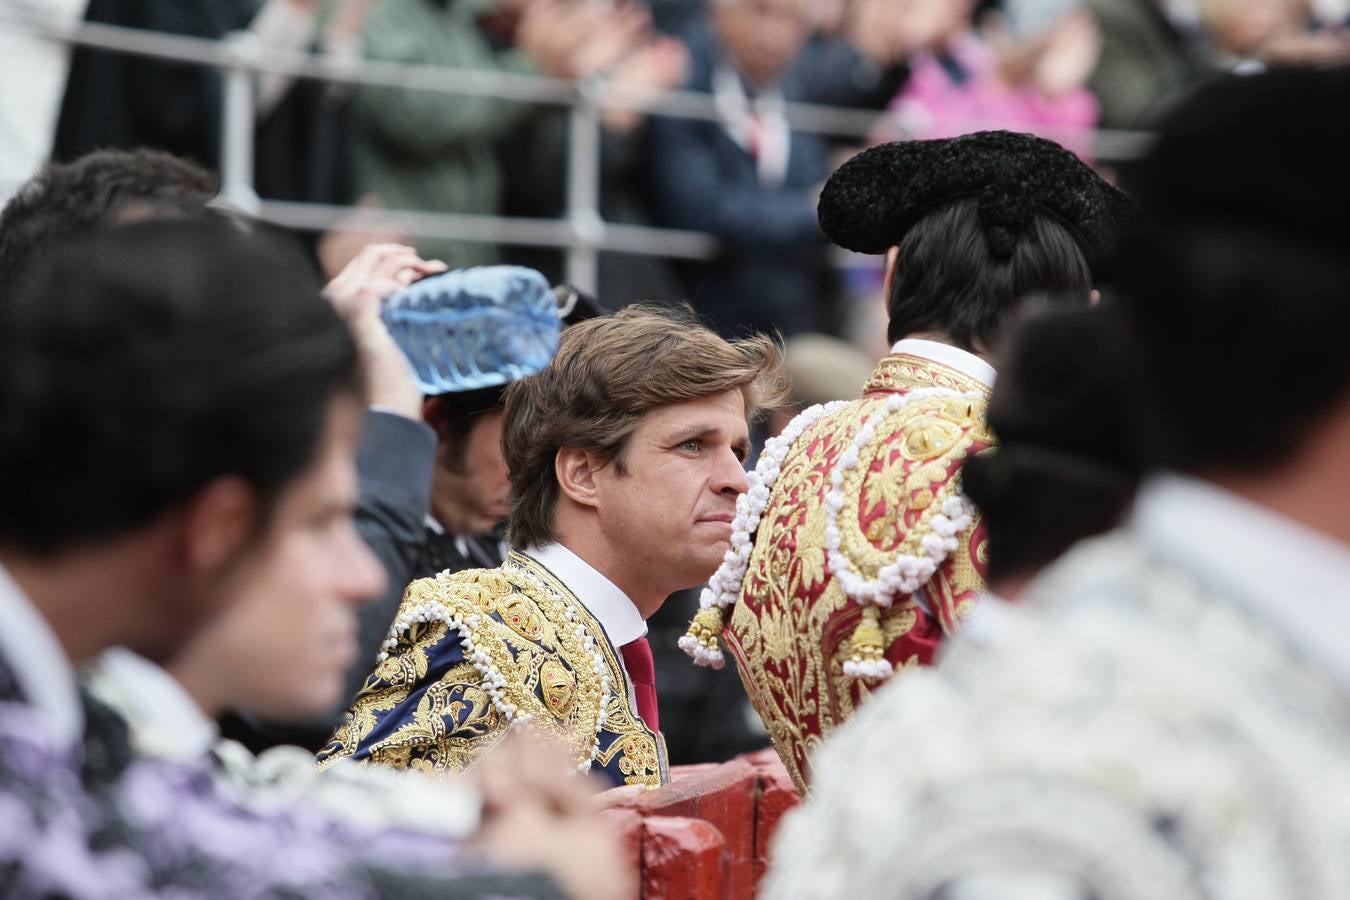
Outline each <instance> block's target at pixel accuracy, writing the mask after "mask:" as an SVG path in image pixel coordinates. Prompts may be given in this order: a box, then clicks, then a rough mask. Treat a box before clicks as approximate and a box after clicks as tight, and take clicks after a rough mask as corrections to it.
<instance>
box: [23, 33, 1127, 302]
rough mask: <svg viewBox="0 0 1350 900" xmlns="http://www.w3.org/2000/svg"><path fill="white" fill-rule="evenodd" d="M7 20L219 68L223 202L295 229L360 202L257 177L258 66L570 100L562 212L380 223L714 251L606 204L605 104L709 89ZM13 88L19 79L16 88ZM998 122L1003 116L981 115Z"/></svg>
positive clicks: (588, 279) (695, 255)
mask: <svg viewBox="0 0 1350 900" xmlns="http://www.w3.org/2000/svg"><path fill="white" fill-rule="evenodd" d="M0 29H3V30H6V31H19V32H24V33H27V34H30V35H32V36H34V37H38V38H44V39H48V40H53V41H60V42H63V43H67V44H75V45H81V46H86V47H94V48H99V49H104V50H110V51H117V52H122V53H130V54H135V55H141V56H149V57H153V58H157V59H163V60H169V61H176V62H183V63H195V64H201V65H209V66H213V67H215V68H218V69H221V70H222V71H223V73H224V77H223V82H224V98H223V101H224V102H223V105H222V119H223V121H222V123H221V124H222V127H221V147H220V179H221V189H220V194H221V200H222V201H223V202H225V203H228V204H230V205H232V206H234V207H237V208H239V209H241V210H243V211H245V212H248V213H250V214H252V215H255V216H258V217H259V218H261V219H263V220H266V221H269V222H273V223H275V224H278V225H282V226H285V227H291V228H306V229H314V230H323V229H328V228H333V227H354V226H352V224H351V222H352V215H353V212H354V210H353V208H351V207H346V206H334V205H326V204H316V203H294V202H282V201H276V200H266V199H262V198H260V197H259V196H258V194H257V192H256V191H255V190H254V182H253V139H254V128H255V115H256V107H255V91H254V85H255V79H256V78H257V77H258V75H260V74H262V73H271V74H277V75H286V76H290V77H297V78H318V79H323V80H327V81H331V82H335V83H342V84H353V85H378V86H385V87H396V88H402V89H407V90H427V91H439V92H443V93H449V94H456V95H460V96H477V97H494V98H500V99H506V100H516V101H521V102H528V103H535V104H541V105H550V106H557V107H562V108H565V109H567V110H568V117H569V122H568V129H567V144H568V146H567V152H568V156H567V160H568V161H567V171H566V214H565V216H564V217H563V218H560V219H535V218H519V217H507V216H491V215H479V214H470V213H453V212H430V211H423V210H407V209H397V210H395V209H389V210H380V211H379V212H378V214H377V215H378V221H379V223H380V225H381V226H382V227H390V228H395V229H398V230H400V231H405V232H407V233H409V234H412V235H415V236H419V237H429V238H446V239H452V240H458V241H468V242H485V243H493V244H497V243H503V244H517V245H528V246H540V247H557V248H561V249H563V250H565V251H566V277H567V280H568V281H569V282H571V283H572V284H575V285H576V286H578V287H580V288H582V289H585V290H589V291H594V290H595V287H596V271H597V262H598V256H599V254H600V253H602V252H615V253H636V254H644V255H650V256H657V257H665V258H675V259H708V258H711V257H712V256H713V255H714V254H715V253H716V252H717V244H718V241H717V239H716V237H714V236H713V235H709V234H704V233H702V232H697V231H685V230H680V229H672V228H656V227H652V226H646V225H634V224H625V223H618V222H609V221H606V220H605V219H604V218H603V217H602V216H601V214H600V166H601V160H600V128H601V123H600V110H601V109H602V108H605V107H608V108H613V109H620V110H628V111H634V112H641V113H645V114H659V115H666V116H673V117H678V118H692V119H703V120H716V119H717V118H718V112H717V109H716V107H715V106H714V103H713V101H712V98H711V97H710V96H708V95H707V94H704V93H700V92H696V91H684V90H672V91H665V92H661V93H652V92H650V91H647V90H639V89H633V88H629V87H626V86H624V85H620V84H615V83H612V82H608V81H605V80H604V79H602V78H594V79H587V80H583V81H568V80H563V79H557V78H548V77H544V76H538V75H525V74H518V73H512V72H501V71H491V70H473V69H457V68H447V67H445V66H436V65H416V64H406V63H390V62H382V61H378V60H360V61H352V60H347V59H341V58H338V57H334V56H327V55H323V54H313V53H305V52H296V51H289V50H279V49H275V48H271V47H267V48H264V47H263V46H262V45H261V44H260V43H259V42H258V41H257V39H256V38H255V37H254V36H253V35H251V34H248V33H240V34H235V35H231V36H230V37H229V38H227V39H225V40H222V41H217V40H211V39H208V38H198V37H189V36H185V35H175V34H164V33H158V32H147V31H141V30H137V29H132V28H124V27H120V26H113V25H104V24H99V23H93V22H78V23H62V22H56V21H53V20H52V19H50V18H47V17H44V16H42V15H40V14H34V13H10V12H7V13H3V14H0ZM11 89H12V88H11ZM785 112H786V115H787V118H788V121H789V122H790V123H791V125H792V127H793V128H795V129H797V130H801V131H810V132H815V133H820V134H828V135H831V136H835V137H844V138H850V137H852V138H865V137H866V136H867V135H868V134H870V133H872V131H873V129H875V128H876V127H877V125H878V122H879V121H880V120H882V119H884V118H885V117H886V115H887V114H886V113H885V112H882V111H877V110H860V109H841V108H837V107H832V106H822V105H818V104H810V103H789V104H787V105H786V108H785ZM981 124H982V125H983V126H984V127H998V125H997V123H981ZM1093 137H1094V140H1093V152H1094V155H1095V156H1096V157H1097V158H1098V159H1102V160H1106V161H1115V160H1123V159H1129V158H1131V157H1133V156H1136V155H1138V153H1140V152H1141V151H1142V149H1143V148H1144V147H1145V146H1146V145H1147V142H1148V140H1149V135H1147V134H1144V133H1139V132H1126V131H1110V130H1101V129H1099V130H1097V131H1095V132H1094V133H1093Z"/></svg>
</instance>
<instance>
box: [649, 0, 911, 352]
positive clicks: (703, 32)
mask: <svg viewBox="0 0 1350 900" xmlns="http://www.w3.org/2000/svg"><path fill="white" fill-rule="evenodd" d="M896 18H897V17H896V16H894V15H892V14H891V13H890V12H889V11H888V7H887V6H886V5H885V4H884V3H883V2H881V0H862V2H860V3H859V4H858V5H857V6H855V7H854V8H853V10H852V15H851V17H850V21H849V26H848V34H849V36H850V38H851V44H844V43H842V42H838V41H834V42H827V41H817V42H811V43H808V41H809V39H810V36H811V29H812V27H813V21H812V15H811V6H810V4H808V3H806V2H804V0H717V2H716V3H715V4H714V5H713V7H712V13H711V21H710V23H709V25H708V26H707V27H699V28H696V29H695V30H694V31H693V32H691V33H690V34H689V35H688V36H687V37H686V42H687V43H688V46H689V53H690V75H689V79H688V82H687V84H686V87H687V88H689V89H691V90H695V91H702V92H705V93H708V94H711V95H712V97H713V100H714V103H715V104H716V106H717V110H718V114H719V115H718V118H717V120H715V121H701V120H697V119H673V118H665V117H656V118H654V120H653V122H652V124H651V143H650V173H649V176H650V179H651V187H652V198H653V205H654V212H655V214H656V216H657V218H658V220H659V221H660V222H661V223H663V224H665V225H670V226H674V227H677V228H691V229H696V230H700V231H707V232H711V233H713V234H714V235H716V236H717V237H718V238H719V239H720V240H721V241H722V248H721V251H720V255H719V256H718V258H717V259H715V260H713V261H712V262H711V263H707V264H688V265H685V266H683V267H682V268H681V274H682V276H683V277H684V279H685V285H686V289H687V290H688V292H689V297H690V300H691V302H692V303H693V305H694V307H695V308H696V309H697V310H698V311H699V312H700V313H701V314H703V315H704V316H706V317H707V318H708V319H709V320H711V321H712V322H713V324H714V325H715V326H716V327H717V328H718V329H719V330H721V331H722V332H724V333H732V332H736V331H741V330H753V331H770V330H774V329H777V330H778V331H781V332H782V333H783V334H785V335H793V334H797V333H800V332H803V331H820V330H823V329H824V328H825V326H826V324H827V321H828V319H829V311H830V310H829V302H830V299H831V295H832V293H833V291H832V288H831V284H832V279H831V276H830V271H829V268H828V265H827V257H826V242H825V238H824V236H823V235H822V234H821V233H820V229H819V228H818V227H817V226H816V213H815V200H816V194H817V192H818V190H819V187H820V184H821V183H822V182H823V181H824V179H825V176H826V174H827V173H828V171H829V144H828V142H827V140H826V138H825V137H824V136H822V135H819V134H815V133H810V132H805V131H799V130H795V129H793V128H791V127H790V125H789V122H788V118H787V115H786V111H785V106H786V104H787V103H789V102H794V101H806V102H825V103H835V104H841V105H849V106H862V105H880V104H881V103H884V102H885V99H887V98H888V97H889V96H890V95H891V94H892V93H893V91H894V89H895V88H896V87H897V86H898V84H899V83H900V81H901V80H902V79H903V77H904V72H905V70H904V68H903V66H902V65H900V63H901V60H902V59H903V56H904V53H905V52H906V51H907V49H908V47H909V46H910V45H912V42H910V41H908V39H907V35H906V34H905V33H904V31H903V30H902V29H901V27H900V26H899V25H897V23H896V21H895V20H896ZM900 18H903V17H900ZM878 73H883V74H884V77H879V76H878ZM860 76H861V77H860Z"/></svg>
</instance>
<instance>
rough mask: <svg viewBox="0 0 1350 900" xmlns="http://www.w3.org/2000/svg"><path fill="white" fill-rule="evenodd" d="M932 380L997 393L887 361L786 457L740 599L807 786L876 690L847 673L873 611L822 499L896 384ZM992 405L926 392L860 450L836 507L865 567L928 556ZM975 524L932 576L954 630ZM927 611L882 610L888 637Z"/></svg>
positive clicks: (754, 686)
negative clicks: (844, 584)
mask: <svg viewBox="0 0 1350 900" xmlns="http://www.w3.org/2000/svg"><path fill="white" fill-rule="evenodd" d="M923 387H944V388H949V389H953V390H957V391H961V392H963V393H966V392H969V393H978V394H979V395H980V396H981V397H986V396H987V394H988V388H987V387H985V386H984V385H983V384H982V383H980V382H979V381H977V380H975V379H973V378H970V377H969V376H967V375H965V374H963V373H961V372H958V371H956V370H954V369H951V368H949V367H946V366H941V365H937V364H934V363H931V362H930V361H928V360H921V359H918V358H916V357H908V356H903V355H898V356H891V357H888V358H887V359H885V360H883V361H882V363H881V364H880V365H879V366H878V368H877V371H876V372H875V373H874V374H873V376H872V378H871V379H870V380H869V382H868V385H867V388H866V391H867V394H866V395H865V396H864V397H863V399H862V400H860V401H857V402H856V403H853V404H850V405H849V406H847V407H844V408H842V409H840V410H838V411H837V412H835V413H833V414H831V415H829V416H826V417H824V418H822V419H821V420H820V421H819V422H817V423H816V425H815V426H813V428H812V429H811V430H809V431H808V432H807V433H806V434H804V435H803V436H802V437H801V439H800V440H799V441H798V442H797V443H796V445H794V447H793V448H792V450H791V451H790V452H789V453H788V455H787V456H786V458H785V459H784V460H783V462H782V465H781V468H780V474H779V477H778V480H777V482H776V484H775V486H774V489H773V492H772V496H771V498H770V502H769V506H768V507H767V508H766V509H765V511H764V515H763V517H762V518H761V520H760V525H759V530H758V532H757V534H756V536H755V539H754V547H753V548H752V550H751V554H750V559H749V561H748V565H747V569H746V575H745V580H744V582H743V585H742V593H741V597H740V600H739V601H738V602H737V603H736V604H735V605H734V606H733V607H732V608H731V610H729V615H728V617H727V619H728V624H727V628H726V630H725V632H724V635H723V637H724V639H725V641H726V644H727V647H728V648H729V649H730V650H731V651H732V652H733V653H734V655H735V656H736V657H737V659H738V662H739V665H738V667H737V668H738V671H739V673H740V676H741V679H742V681H743V682H744V683H745V686H746V691H747V693H748V694H749V696H750V699H751V701H752V703H753V704H754V706H755V708H756V710H757V711H758V712H759V714H760V718H761V719H762V720H763V722H764V725H765V727H766V728H767V729H768V732H769V736H770V739H771V740H772V741H773V743H774V746H775V748H776V749H777V750H778V753H779V756H780V757H782V759H783V761H784V763H785V765H786V766H787V769H788V772H789V774H790V775H791V776H792V778H793V780H794V781H795V782H796V783H797V786H798V788H799V789H802V790H805V787H806V777H805V773H806V766H807V765H808V760H809V756H810V754H811V752H812V749H813V748H814V747H815V746H816V745H817V744H819V743H820V742H821V741H822V740H823V738H824V737H825V736H826V735H828V734H829V733H830V732H831V731H832V730H833V729H834V728H835V727H836V726H837V725H839V724H840V723H841V722H842V721H843V720H844V719H846V718H847V717H848V716H850V715H851V714H852V712H853V710H854V708H855V706H856V704H857V703H858V702H861V701H862V700H863V699H865V698H866V697H867V696H868V694H869V689H868V688H867V686H866V685H865V684H861V683H859V682H858V681H856V680H855V679H850V678H848V677H847V676H846V675H845V674H844V672H843V662H844V660H846V659H847V658H848V657H849V654H850V652H851V648H850V646H849V641H848V638H849V636H850V635H851V634H852V632H853V630H854V628H855V626H856V625H857V624H858V622H859V620H860V617H861V615H862V611H861V608H860V607H858V606H857V604H854V603H852V602H851V601H850V600H849V599H848V598H847V597H846V596H845V594H844V592H843V589H842V588H841V587H840V585H839V584H838V582H837V581H836V580H835V579H834V578H832V577H830V575H829V574H828V567H827V561H826V559H825V557H824V547H825V546H826V541H825V523H826V515H825V509H824V497H825V494H826V493H827V491H828V490H829V485H830V476H831V473H832V472H833V470H834V468H835V466H836V464H837V461H838V459H839V457H840V455H841V454H842V453H843V452H844V451H845V449H847V448H848V446H849V445H850V444H851V442H852V441H853V439H854V437H855V435H856V434H857V432H858V429H859V428H860V427H861V425H862V423H863V422H864V421H866V420H867V419H868V418H870V417H872V416H875V415H885V408H886V407H885V402H886V395H887V394H888V393H894V392H907V391H910V390H913V389H915V388H923ZM984 414H985V401H984V400H983V399H977V400H972V399H970V398H966V397H960V398H952V397H925V398H922V399H918V400H915V401H913V402H912V403H911V404H909V405H908V406H907V407H905V408H904V409H902V410H900V411H898V412H895V413H892V414H890V415H887V418H886V420H884V421H883V422H881V423H879V427H878V429H877V434H878V435H880V437H878V438H877V439H875V440H874V441H872V442H871V443H870V445H869V446H866V447H863V448H861V450H860V452H859V457H858V464H857V465H856V466H855V467H853V468H852V469H850V470H849V472H848V473H846V475H845V479H844V485H843V495H844V498H845V505H844V509H843V510H841V512H840V515H839V518H838V521H839V525H840V532H841V534H840V538H841V540H840V547H841V550H842V551H843V552H844V553H845V554H846V555H847V556H848V557H849V558H850V559H851V560H852V561H853V563H854V565H855V566H856V567H857V568H858V570H859V572H860V574H862V575H864V576H865V577H868V578H874V577H876V573H877V570H878V569H879V568H880V567H881V566H883V565H885V564H887V563H888V562H890V561H891V560H892V559H894V558H895V557H896V556H897V555H899V554H901V553H907V554H912V555H920V554H922V553H923V548H922V538H923V536H924V535H926V534H929V533H930V531H931V524H930V523H931V520H932V518H933V517H934V516H936V515H937V514H938V513H939V512H941V508H942V505H943V502H944V501H945V500H946V499H947V498H948V497H950V496H952V495H953V494H954V493H955V492H956V491H957V489H958V487H959V482H958V480H957V476H956V473H957V472H958V470H959V466H960V464H961V462H962V460H963V459H964V458H965V457H966V456H967V455H968V454H969V453H970V452H972V451H977V450H979V449H982V448H983V447H984V446H986V445H988V444H990V443H992V440H993V439H992V436H991V435H990V433H989V431H988V429H987V427H986V426H985V425H984V424H983V419H984ZM977 534H980V535H982V531H981V530H979V529H977V528H976V526H972V527H971V528H970V529H967V531H966V532H965V533H964V534H961V535H958V538H959V540H960V549H959V550H958V551H957V552H955V553H953V554H951V556H950V557H949V563H948V564H945V565H943V566H941V567H939V570H938V573H937V574H936V575H935V576H934V577H933V578H932V579H931V580H930V582H929V584H928V585H927V586H926V587H925V595H926V596H927V597H928V599H929V601H930V602H931V605H932V606H934V607H935V608H936V610H937V612H938V616H937V618H938V620H939V622H938V624H939V626H940V627H941V628H942V629H944V630H945V629H948V628H950V627H952V626H954V624H955V622H956V620H957V619H958V618H959V617H960V616H961V615H962V614H964V613H965V612H967V611H968V610H969V608H970V596H971V595H973V594H974V593H976V592H978V591H979V590H980V589H981V588H982V585H981V583H980V578H979V574H978V569H977V567H976V559H978V557H977V556H976V554H977V553H978V552H979V548H980V547H982V546H983V544H982V537H979V538H977V537H976V535H977ZM981 565H982V562H981ZM919 621H920V610H919V609H918V607H917V606H915V604H914V603H913V602H911V601H907V600H902V601H897V602H896V603H895V604H894V605H893V606H892V607H890V608H888V609H885V610H883V611H882V612H881V615H880V622H879V625H880V630H881V634H882V640H883V642H884V643H885V644H886V645H887V646H891V645H893V644H894V643H895V642H896V641H899V640H903V639H904V637H905V636H906V635H908V634H910V633H911V632H912V631H913V630H914V629H915V627H916V626H917V624H918V623H919ZM925 621H927V620H926V619H925ZM926 627H931V626H926ZM919 640H920V641H921V643H922V642H923V641H925V640H927V638H920V639H919ZM918 663H919V657H918V656H917V655H913V654H911V655H909V656H908V657H906V658H904V659H903V661H894V660H893V664H894V665H895V668H896V670H897V671H899V670H902V669H908V668H911V667H913V666H916V665H918Z"/></svg>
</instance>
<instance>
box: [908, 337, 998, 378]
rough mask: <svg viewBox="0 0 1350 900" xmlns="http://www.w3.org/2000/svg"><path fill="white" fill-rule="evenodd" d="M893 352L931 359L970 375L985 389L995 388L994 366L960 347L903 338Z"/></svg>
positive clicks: (939, 342) (921, 339)
mask: <svg viewBox="0 0 1350 900" xmlns="http://www.w3.org/2000/svg"><path fill="white" fill-rule="evenodd" d="M891 352H892V353H904V354H907V355H909V356H918V357H920V358H922V359H929V360H932V361H933V362H935V363H941V364H942V365H944V366H948V367H950V368H953V369H955V370H956V371H958V372H961V373H962V374H965V375H969V376H970V377H971V378H974V379H975V380H976V381H978V382H980V383H981V384H983V385H984V386H985V387H988V388H992V387H993V386H994V367H993V366H991V365H989V363H987V362H985V361H984V360H982V359H980V358H979V357H978V356H976V355H975V354H974V353H971V352H970V351H969V350H962V349H961V348H960V347H953V346H952V345H951V344H944V343H942V342H941V341H929V340H924V339H923V338H903V339H901V340H898V341H896V342H895V344H894V345H893V346H892V347H891Z"/></svg>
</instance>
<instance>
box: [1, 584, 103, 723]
mask: <svg viewBox="0 0 1350 900" xmlns="http://www.w3.org/2000/svg"><path fill="white" fill-rule="evenodd" d="M0 622H4V623H5V624H4V627H3V628H0V654H3V655H4V658H5V663H6V665H8V666H9V668H10V669H11V670H13V672H14V677H15V679H16V680H17V681H18V682H19V687H21V688H22V689H23V693H24V696H25V698H27V700H28V702H29V703H31V704H32V705H33V707H34V708H35V709H37V711H38V713H39V714H40V715H41V716H42V717H43V718H44V719H45V720H46V721H47V723H48V725H49V727H50V728H51V737H52V738H53V739H55V740H57V741H60V742H61V746H63V747H65V748H68V749H69V748H73V747H74V746H75V745H76V743H77V742H78V741H79V740H80V736H81V735H82V734H83V733H84V711H83V708H82V707H81V706H80V694H79V690H78V688H76V686H75V672H74V670H73V669H72V668H71V665H70V659H69V657H67V656H66V652H65V650H64V649H63V648H62V647H61V643H60V641H58V640H57V639H56V635H55V634H54V633H53V632H52V629H51V626H50V625H48V624H47V620H46V619H44V618H42V615H41V614H40V613H39V612H38V611H37V610H36V609H35V608H34V607H33V604H32V602H31V601H29V599H28V598H27V597H25V596H24V593H23V591H22V590H21V589H20V588H19V585H18V584H17V583H15V581H14V579H13V578H11V577H10V575H9V573H8V572H6V571H5V568H4V566H0Z"/></svg>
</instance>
